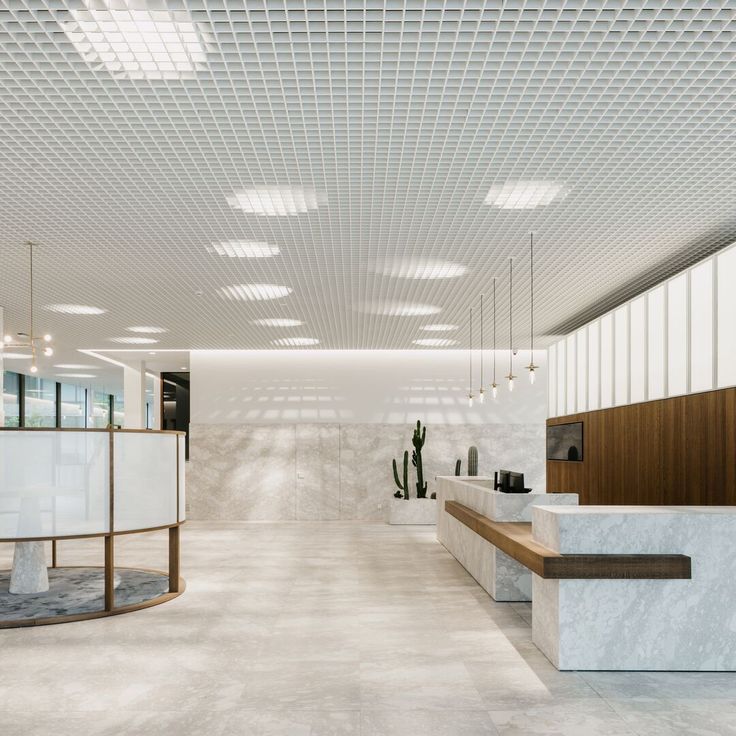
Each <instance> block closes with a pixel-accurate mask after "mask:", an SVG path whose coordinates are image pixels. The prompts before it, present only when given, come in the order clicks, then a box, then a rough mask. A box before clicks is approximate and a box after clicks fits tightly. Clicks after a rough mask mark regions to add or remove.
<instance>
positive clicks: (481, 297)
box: [480, 294, 483, 391]
mask: <svg viewBox="0 0 736 736" xmlns="http://www.w3.org/2000/svg"><path fill="white" fill-rule="evenodd" d="M480 390H481V391H483V294H481V295H480Z"/></svg>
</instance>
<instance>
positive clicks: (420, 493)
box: [411, 420, 427, 498]
mask: <svg viewBox="0 0 736 736" xmlns="http://www.w3.org/2000/svg"><path fill="white" fill-rule="evenodd" d="M426 437H427V428H426V427H422V423H421V422H420V421H419V420H417V428H416V429H415V430H414V434H413V435H412V438H411V443H412V445H414V452H412V454H411V463H412V465H413V466H414V467H415V468H416V469H417V498H426V497H427V484H426V482H425V481H424V468H423V467H422V447H424V442H425V439H426Z"/></svg>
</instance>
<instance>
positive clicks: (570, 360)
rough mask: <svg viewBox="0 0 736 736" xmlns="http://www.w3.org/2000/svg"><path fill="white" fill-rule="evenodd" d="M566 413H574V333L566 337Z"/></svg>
mask: <svg viewBox="0 0 736 736" xmlns="http://www.w3.org/2000/svg"><path fill="white" fill-rule="evenodd" d="M565 362H566V364H567V413H568V414H574V413H575V389H576V388H577V386H576V381H575V369H576V367H577V359H576V357H575V335H569V336H568V338H567V360H566V361H565Z"/></svg>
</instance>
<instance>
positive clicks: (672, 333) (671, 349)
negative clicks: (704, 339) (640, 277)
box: [667, 273, 688, 396]
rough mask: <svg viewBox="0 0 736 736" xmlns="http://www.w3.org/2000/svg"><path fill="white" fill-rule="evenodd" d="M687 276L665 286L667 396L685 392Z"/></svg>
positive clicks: (676, 278) (678, 277)
mask: <svg viewBox="0 0 736 736" xmlns="http://www.w3.org/2000/svg"><path fill="white" fill-rule="evenodd" d="M687 320H688V314H687V274H686V273H684V274H682V275H681V276H677V277H675V278H674V279H672V280H671V281H670V282H669V283H668V284H667V394H668V395H669V396H677V395H679V394H684V393H686V392H687V363H688V357H687Z"/></svg>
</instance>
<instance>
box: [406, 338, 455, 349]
mask: <svg viewBox="0 0 736 736" xmlns="http://www.w3.org/2000/svg"><path fill="white" fill-rule="evenodd" d="M412 342H413V343H414V344H415V345H422V346H424V347H427V348H442V347H446V346H447V345H457V340H447V339H442V338H440V337H422V338H420V339H418V340H412Z"/></svg>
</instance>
